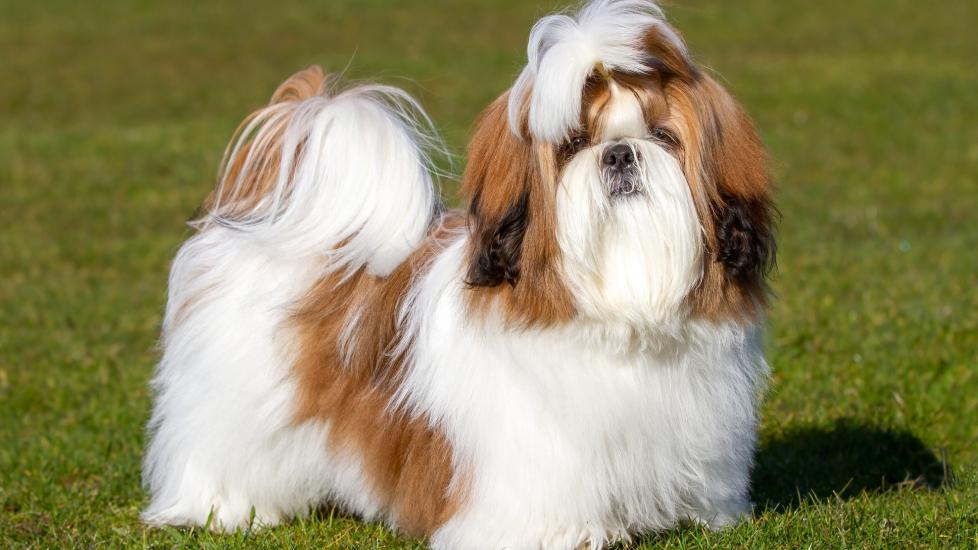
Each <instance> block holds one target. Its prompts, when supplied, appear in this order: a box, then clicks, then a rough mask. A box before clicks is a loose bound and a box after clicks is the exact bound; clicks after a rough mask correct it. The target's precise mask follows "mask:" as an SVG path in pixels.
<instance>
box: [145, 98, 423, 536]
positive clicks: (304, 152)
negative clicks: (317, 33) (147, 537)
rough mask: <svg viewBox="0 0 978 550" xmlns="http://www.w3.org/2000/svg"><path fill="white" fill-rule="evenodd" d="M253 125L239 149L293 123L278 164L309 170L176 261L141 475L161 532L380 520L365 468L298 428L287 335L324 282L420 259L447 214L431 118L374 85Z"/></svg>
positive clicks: (198, 240) (275, 113)
mask: <svg viewBox="0 0 978 550" xmlns="http://www.w3.org/2000/svg"><path fill="white" fill-rule="evenodd" d="M412 112H413V113H415V114H412ZM416 113H421V114H416ZM255 120H256V122H254V124H253V127H251V128H248V129H246V130H245V131H244V132H243V133H242V136H241V137H240V138H239V144H237V145H234V146H233V147H234V148H235V149H240V147H241V145H240V141H241V140H246V139H252V140H254V143H256V144H260V143H262V142H263V141H267V140H269V139H270V138H269V137H268V136H269V133H270V132H273V131H274V129H275V127H276V125H277V124H284V125H287V128H286V134H285V135H286V139H285V140H284V144H283V145H282V149H281V153H282V158H284V159H288V160H289V161H291V159H298V160H297V161H296V163H297V165H296V166H294V167H292V166H291V165H289V164H286V166H285V167H283V169H282V171H281V172H280V175H279V178H278V181H277V182H276V184H275V187H274V191H273V192H272V194H271V195H270V197H271V198H270V199H269V200H268V201H265V202H263V203H260V204H259V205H258V207H257V208H256V209H255V210H254V211H253V212H250V213H249V214H248V215H247V216H245V217H243V218H230V217H229V216H228V215H227V214H226V213H227V212H228V211H230V210H229V209H228V208H227V207H228V206H229V205H227V204H224V205H220V204H218V205H216V207H215V208H214V210H213V211H212V212H210V213H208V214H207V215H206V217H205V219H204V220H202V221H201V222H199V223H198V226H199V227H200V232H199V233H198V234H197V235H195V236H194V237H192V238H191V239H190V240H188V241H187V242H186V243H185V244H184V245H183V246H182V247H181V249H180V251H179V253H178V254H177V257H176V259H175V260H174V262H173V267H172V270H171V274H170V282H169V294H168V298H167V308H166V315H165V318H164V323H163V335H162V341H161V344H162V348H163V357H162V359H161V361H160V363H159V365H158V368H157V372H156V376H155V378H154V380H153V388H154V390H155V398H156V399H155V404H154V408H153V414H152V418H151V420H150V423H149V431H150V443H149V446H148V449H147V452H146V459H145V464H144V469H143V480H144V484H145V485H146V487H147V488H148V490H149V493H150V503H149V506H148V507H147V509H146V510H145V512H144V514H143V518H144V519H145V520H146V521H147V522H149V523H152V524H177V525H184V524H196V525H202V524H204V523H205V522H207V521H208V518H209V517H210V515H211V514H213V517H212V518H211V525H212V527H214V528H218V529H236V528H240V527H246V526H248V525H249V522H250V520H251V511H252V508H254V512H255V520H256V521H257V523H258V524H266V525H267V524H275V523H277V522H279V521H280V520H282V519H284V518H288V517H292V516H296V515H303V514H305V513H307V512H308V510H309V508H310V506H312V505H314V504H316V503H319V502H323V501H324V500H326V499H327V498H331V499H333V500H334V501H336V502H338V503H340V504H345V505H348V506H350V507H352V508H354V509H356V510H358V511H359V512H361V513H362V514H364V515H365V516H367V517H374V516H376V515H377V514H378V513H379V508H378V504H376V499H375V498H374V496H373V495H371V492H370V489H369V485H368V484H367V482H366V481H365V480H364V478H363V474H362V472H361V471H360V467H359V463H358V461H357V459H356V457H349V456H345V455H344V454H343V453H342V452H340V451H339V450H333V449H327V447H326V435H327V433H328V430H329V426H327V425H304V426H299V427H294V426H292V425H291V422H292V418H293V414H294V410H293V405H294V401H295V382H294V380H292V379H291V378H290V376H289V375H290V365H291V363H292V360H293V358H292V353H293V352H294V350H293V349H292V348H291V345H292V342H293V340H294V337H293V335H292V334H290V333H289V331H288V330H287V328H286V327H287V323H286V322H287V320H288V317H289V315H290V313H291V312H292V311H293V308H294V307H295V306H296V305H297V301H298V300H299V299H301V297H302V296H304V295H305V293H306V292H307V291H308V290H309V288H310V286H311V285H312V284H313V282H314V281H315V280H316V278H317V277H319V276H321V275H322V274H323V273H325V272H327V271H332V270H340V269H345V270H351V269H355V268H357V267H360V266H363V265H365V266H367V267H368V269H370V270H371V271H372V272H374V273H376V274H379V275H383V274H386V273H387V272H389V271H390V270H391V269H393V267H395V266H396V265H398V264H399V263H401V262H402V261H403V260H404V258H405V257H406V256H407V255H408V254H409V253H410V252H411V251H412V250H414V248H416V247H417V246H418V244H419V243H420V241H421V239H422V238H423V237H424V234H425V232H426V230H427V227H428V225H429V223H430V221H431V219H432V214H433V213H434V212H435V210H436V208H437V191H436V190H435V189H434V186H433V184H432V177H431V175H430V170H429V169H428V167H429V166H430V164H431V161H430V160H429V157H428V156H427V154H426V149H427V148H428V147H430V146H431V144H432V143H434V142H433V140H432V138H430V137H428V136H430V135H432V134H428V133H423V132H422V130H421V129H422V128H425V126H426V125H427V124H428V123H427V118H426V117H425V115H424V114H423V112H422V111H420V107H418V106H417V104H416V103H415V102H414V100H413V99H411V98H410V97H408V96H407V95H406V94H405V93H404V92H403V91H400V90H397V89H394V88H385V87H378V86H370V87H361V88H355V89H352V90H349V91H346V92H344V93H342V94H340V95H338V96H336V97H332V98H329V97H314V98H310V99H306V100H303V101H300V102H292V103H288V104H276V105H273V106H271V107H269V108H268V109H266V110H265V111H263V112H262V113H260V114H259V116H258V117H256V119H255ZM300 143H301V144H302V149H301V153H298V152H297V148H298V147H299V144H300ZM235 149H232V153H231V154H230V155H229V157H233V154H234V150H235ZM255 149H260V146H258V145H256V146H255ZM266 161H267V159H262V158H255V159H248V160H247V161H246V163H245V170H249V169H255V170H257V169H259V166H258V164H259V163H261V162H266ZM293 171H294V176H292V177H290V174H292V173H293ZM225 173H226V172H225ZM240 183H241V182H240V181H222V182H221V185H232V186H233V185H240ZM232 191H234V190H233V189H232ZM231 196H232V197H233V196H235V194H234V193H233V192H232V193H231Z"/></svg>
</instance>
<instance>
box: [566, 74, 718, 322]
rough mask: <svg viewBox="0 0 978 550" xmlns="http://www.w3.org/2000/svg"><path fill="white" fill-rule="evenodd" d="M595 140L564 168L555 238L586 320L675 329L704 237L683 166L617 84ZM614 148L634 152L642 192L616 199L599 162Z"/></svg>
mask: <svg viewBox="0 0 978 550" xmlns="http://www.w3.org/2000/svg"><path fill="white" fill-rule="evenodd" d="M610 91H611V94H612V97H611V99H610V100H609V101H608V103H607V104H606V105H605V106H604V107H603V110H604V111H603V112H602V113H600V115H599V117H600V119H601V121H600V122H599V124H598V134H599V135H598V136H595V138H594V140H593V144H592V146H591V147H590V148H587V149H584V150H582V151H580V152H579V153H577V154H576V155H575V156H574V157H573V158H572V159H571V160H570V161H569V162H568V163H567V165H566V166H565V167H564V169H563V172H562V174H561V181H560V186H559V189H558V198H557V216H558V219H557V222H558V229H557V238H558V242H559V243H560V246H561V250H562V252H563V258H564V269H565V272H566V276H567V279H568V281H569V287H570V288H571V290H572V292H573V293H574V296H575V299H576V301H577V306H578V309H579V311H580V312H581V314H582V316H584V317H585V318H587V319H590V320H593V321H596V322H600V323H603V324H606V325H607V324H608V323H611V324H612V325H614V324H618V325H620V326H624V327H629V328H631V329H634V330H639V331H643V332H648V331H653V332H664V331H665V332H668V331H671V330H673V327H674V326H675V321H678V320H679V318H680V317H681V314H682V312H683V304H684V301H685V298H686V296H687V295H688V294H689V292H690V290H691V289H692V288H693V287H694V286H695V285H696V283H697V282H698V280H699V277H700V272H701V266H700V259H701V255H702V236H701V229H700V225H699V219H698V217H697V214H696V208H695V205H694V203H693V198H692V193H691V192H690V189H689V185H688V183H687V181H686V177H685V175H684V174H683V171H682V168H681V166H680V163H679V161H678V159H677V158H676V157H675V156H674V155H673V154H672V153H671V152H669V151H667V150H666V149H664V148H663V147H662V146H660V145H659V144H657V143H656V142H654V141H652V140H650V139H648V134H649V129H648V128H647V125H646V121H645V116H644V115H643V112H642V108H641V104H640V103H639V101H638V98H637V97H635V94H633V93H632V92H631V91H629V90H627V89H625V88H622V87H620V86H618V85H617V84H614V83H612V84H611V86H610ZM616 143H626V144H628V145H630V146H632V147H634V148H635V151H636V152H637V153H638V158H639V161H638V167H637V172H636V178H638V180H639V181H638V184H639V186H640V187H641V189H642V192H640V193H635V194H632V195H629V196H627V197H617V198H613V197H611V196H610V195H609V193H608V189H607V184H606V182H605V181H604V178H603V177H602V170H603V166H602V163H601V156H602V153H603V152H604V151H605V149H606V148H607V147H609V146H611V145H614V144H616Z"/></svg>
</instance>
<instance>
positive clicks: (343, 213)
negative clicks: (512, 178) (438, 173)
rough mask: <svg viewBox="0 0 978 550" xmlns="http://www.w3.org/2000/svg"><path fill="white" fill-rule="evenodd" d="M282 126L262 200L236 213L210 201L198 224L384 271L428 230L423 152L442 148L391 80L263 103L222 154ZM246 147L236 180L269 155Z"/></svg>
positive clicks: (428, 179) (429, 193)
mask: <svg viewBox="0 0 978 550" xmlns="http://www.w3.org/2000/svg"><path fill="white" fill-rule="evenodd" d="M279 126H285V133H284V135H285V137H284V143H283V145H282V147H281V153H282V159H283V162H282V163H281V165H280V167H279V171H278V178H277V180H276V182H275V185H274V186H273V190H272V192H271V193H269V194H268V196H267V198H266V199H265V200H263V201H261V202H260V203H259V204H258V206H257V207H256V208H255V209H254V210H253V211H252V212H250V213H249V214H248V215H247V216H245V217H243V218H232V217H229V216H228V215H226V214H225V212H224V210H225V208H224V207H226V206H231V205H223V204H218V205H217V206H216V207H215V208H214V209H213V210H212V211H211V212H209V213H208V216H207V218H206V219H205V221H204V225H206V224H207V223H208V222H213V223H216V224H218V225H223V226H227V227H231V228H234V229H236V230H237V231H239V232H241V233H245V234H247V235H248V238H249V239H252V240H254V241H258V242H263V243H266V244H268V245H270V246H271V247H274V248H276V249H278V250H280V251H281V252H283V253H285V254H288V255H291V256H310V255H311V256H318V257H324V256H327V257H328V258H329V260H330V262H331V264H332V267H333V268H339V267H353V268H356V267H359V266H360V265H363V264H366V265H367V267H368V269H369V270H370V272H371V273H373V274H375V275H386V274H387V273H389V272H390V271H391V270H392V269H393V268H394V267H396V266H397V265H398V264H400V263H401V261H402V260H403V259H404V258H405V257H406V256H407V255H408V254H409V253H410V252H411V251H412V250H414V248H415V247H416V246H417V244H418V243H419V242H420V241H421V239H422V238H423V237H424V234H425V233H426V231H427V229H428V224H429V222H430V220H431V217H432V214H433V213H434V208H435V206H436V205H437V204H438V192H437V189H436V188H435V186H434V184H433V179H432V173H433V172H434V171H435V167H434V164H433V163H432V161H431V157H430V156H429V154H428V152H429V151H432V152H435V153H442V154H444V152H445V148H444V145H442V143H441V141H440V139H439V138H438V137H437V133H436V132H435V130H434V127H433V125H432V123H431V120H430V119H429V118H428V116H427V115H426V114H425V112H424V110H423V109H422V108H421V106H420V105H419V104H418V103H417V102H416V101H415V100H414V99H413V98H412V97H411V96H409V95H408V94H407V93H405V92H404V91H403V90H400V89H398V88H393V87H390V86H379V85H369V86H361V87H358V88H354V89H352V90H348V91H345V92H342V93H340V94H338V95H336V96H335V97H329V96H326V95H323V96H316V97H312V98H308V99H305V100H302V101H292V102H286V103H280V104H275V105H271V106H269V107H268V108H266V109H265V110H264V111H262V112H261V113H259V114H258V116H256V117H255V118H254V119H253V120H252V121H251V123H250V124H249V126H248V127H247V128H245V130H244V131H242V132H241V133H240V135H239V137H238V139H237V140H236V142H235V143H234V144H233V145H232V146H231V147H230V148H229V153H228V154H226V155H225V162H227V161H228V159H229V158H233V157H234V156H235V153H236V152H237V151H238V150H240V149H241V148H242V147H243V146H244V144H245V143H246V142H247V141H248V140H252V141H254V142H255V143H256V144H260V143H262V142H263V141H266V140H268V139H270V138H269V135H270V134H272V133H273V131H274V130H275V129H276V128H277V127H279ZM256 151H258V152H265V151H266V148H262V147H258V146H255V147H252V148H251V154H250V155H249V156H248V158H247V159H246V161H245V165H244V167H243V169H242V170H240V175H239V177H238V179H237V180H235V181H229V178H228V177H227V176H226V175H225V174H226V173H227V171H225V172H224V174H222V178H221V181H220V183H219V185H220V186H221V187H222V188H223V187H231V189H232V193H231V195H232V196H234V192H235V191H236V189H235V187H238V186H240V185H241V184H242V180H243V175H244V174H245V173H247V172H249V171H252V170H257V169H259V168H260V165H261V163H263V162H268V158H265V157H261V156H257V157H256V156H255V155H256V153H255V152H256Z"/></svg>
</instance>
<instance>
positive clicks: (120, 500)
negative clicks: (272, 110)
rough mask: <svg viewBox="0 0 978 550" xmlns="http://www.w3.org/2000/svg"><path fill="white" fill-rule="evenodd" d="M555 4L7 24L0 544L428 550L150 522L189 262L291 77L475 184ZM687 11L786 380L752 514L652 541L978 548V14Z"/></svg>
mask: <svg viewBox="0 0 978 550" xmlns="http://www.w3.org/2000/svg"><path fill="white" fill-rule="evenodd" d="M554 7H557V6H556V5H555V4H552V3H551V2H541V1H536V0H534V1H531V2H522V1H517V0H510V1H506V2H500V1H492V0H477V1H469V2H464V3H463V2H449V1H445V0H428V1H424V2H421V1H412V2H396V3H394V2H383V1H380V0H374V1H363V0H361V1H353V0H349V1H341V2H336V1H332V2H330V1H322V0H319V1H310V2H302V3H299V2H268V1H246V2H234V3H231V2H199V3H184V5H177V3H165V2H154V3H145V2H131V1H114V0H104V1H100V2H96V3H81V2H66V1H61V0H48V1H46V2H30V1H27V0H6V1H4V2H3V3H2V4H0V222H2V230H0V546H4V547H10V546H13V547H18V546H23V547H34V548H47V547H95V546H107V547H117V546H154V547H184V546H203V547H209V548H226V547H242V548H244V547H248V548H262V547H266V548H276V547H283V546H285V547H317V548H319V547H325V548H332V547H342V548H410V547H419V546H420V543H418V542H417V541H406V540H403V539H400V538H398V537H397V536H396V535H394V534H391V533H389V532H387V531H386V530H384V529H383V528H381V527H379V526H376V525H365V524H362V523H360V522H358V521H356V520H355V519H350V518H347V517H344V516H342V515H339V514H335V513H333V512H331V511H330V510H329V509H328V508H326V509H324V510H321V511H319V512H317V513H316V514H314V515H313V516H312V517H311V518H309V519H307V520H305V521H301V522H296V523H294V524H291V525H288V526H283V527H278V528H275V529H269V530H264V531H259V532H249V533H240V534H237V535H231V536H221V535H215V534H211V533H207V532H201V531H199V530H191V531H185V530H175V529H167V530H147V529H145V528H144V527H143V526H142V525H141V524H140V523H139V520H138V513H139V510H140V508H141V507H142V506H143V504H144V503H145V501H146V497H145V495H144V493H143V491H142V489H141V487H140V482H139V469H140V460H141V456H142V449H143V445H144V441H145V435H144V432H143V426H144V424H145V421H146V418H147V415H148V411H149V407H150V394H149V392H148V389H147V380H148V378H149V377H150V374H151V372H152V369H153V364H154V361H155V359H156V357H157V351H156V348H155V341H156V337H157V333H158V329H159V319H160V315H161V311H162V308H163V302H164V296H165V294H164V293H165V283H166V275H167V269H168V265H169V261H170V259H171V257H172V255H173V253H174V252H175V251H176V249H177V247H178V245H179V243H180V242H181V241H182V240H183V239H184V238H185V237H186V236H187V235H188V229H187V228H186V226H185V225H184V222H185V221H186V220H187V219H188V218H189V217H191V216H192V214H193V213H194V211H195V209H196V207H197V205H198V204H199V203H200V201H201V199H202V198H203V197H204V195H205V194H206V193H207V191H208V189H209V188H210V186H211V185H212V182H213V179H214V174H215V171H216V168H217V162H218V160H219V157H220V153H221V151H222V148H223V146H224V144H225V141H226V139H227V138H228V137H229V136H230V134H231V132H232V130H233V129H234V127H235V125H236V124H237V122H238V121H239V120H240V119H241V118H242V117H243V116H244V115H245V114H247V113H248V112H250V111H251V110H252V109H254V108H255V107H257V106H259V105H261V104H262V103H263V102H264V101H266V99H267V97H268V95H269V94H270V93H271V91H272V90H273V89H274V88H275V86H276V85H277V84H278V83H279V82H280V81H281V80H282V79H284V78H285V77H286V76H288V75H289V74H291V72H293V71H295V70H297V69H300V68H303V67H305V66H307V65H309V64H311V63H321V64H322V65H323V66H325V67H327V68H328V69H331V70H334V71H339V70H342V69H344V68H346V67H348V66H349V70H348V72H347V76H348V77H349V78H351V79H355V80H358V79H370V80H380V81H383V82H386V83H391V84H396V85H401V86H404V87H406V88H407V89H408V90H409V91H411V92H412V93H415V94H416V95H417V96H418V97H420V98H421V100H422V101H423V103H424V104H425V105H426V107H427V108H428V109H429V111H430V113H431V114H432V116H433V117H434V119H435V120H436V121H437V123H438V124H439V126H440V127H441V128H442V130H443V132H444V134H445V136H446V139H447V141H448V143H449V145H450V146H451V147H452V148H453V150H455V151H456V152H457V154H458V163H457V167H458V168H460V167H461V166H463V165H464V145H465V141H466V139H467V136H468V132H469V129H470V125H471V122H472V120H473V119H474V117H475V116H476V114H477V113H478V112H479V110H480V109H481V108H482V107H483V106H485V105H486V104H487V103H488V102H489V101H490V100H491V99H492V98H493V97H495V96H496V95H497V94H498V93H500V92H501V91H502V90H504V89H505V88H506V87H507V86H508V85H509V84H510V83H511V82H512V79H513V78H514V76H515V75H516V73H517V71H518V69H519V67H520V66H521V64H522V61H523V55H524V54H523V51H524V47H525V39H526V35H527V32H528V30H529V27H530V25H531V24H532V23H533V21H535V19H536V18H537V17H539V16H540V15H542V14H544V13H546V12H548V11H550V10H551V9H553V8H554ZM667 7H668V8H669V13H670V15H671V18H672V20H673V21H674V22H676V23H677V24H678V26H679V27H680V28H681V29H682V30H683V32H684V33H685V35H686V37H687V39H688V40H689V42H690V44H691V46H692V50H693V51H694V53H695V55H696V57H697V59H698V60H699V61H700V62H701V63H702V64H704V65H706V66H708V67H711V68H712V69H714V70H715V71H716V72H717V73H718V74H719V75H720V77H721V78H722V79H723V80H724V81H725V82H726V83H727V85H728V86H729V87H730V88H731V89H732V90H733V91H734V92H735V93H736V94H737V95H738V97H739V98H740V99H741V100H742V101H743V102H744V103H745V105H746V106H747V108H748V110H749V111H750V112H751V113H752V114H753V116H754V118H755V120H756V122H757V124H758V126H759V128H760V129H761V132H762V134H763V135H764V138H765V140H766V142H767V144H768V145H769V147H770V150H771V153H772V156H773V159H774V167H775V168H774V169H775V173H776V174H777V179H778V182H779V191H778V202H779V205H780V209H781V211H782V213H783V219H782V221H781V224H780V251H779V262H778V263H779V270H778V273H777V275H776V278H775V288H776V291H777V294H778V298H777V301H776V302H775V303H774V306H773V308H772V310H771V312H770V316H769V323H770V326H771V332H770V338H769V342H768V348H769V358H770V361H771V364H772V366H773V369H774V373H775V374H774V379H773V383H772V386H771V390H770V393H769V396H768V399H767V401H766V404H765V406H764V420H763V425H762V430H761V449H760V453H759V456H758V464H757V468H756V471H755V483H754V489H753V494H754V500H755V501H756V502H757V509H756V513H755V517H754V520H753V521H752V522H749V523H745V524H742V525H740V526H739V527H736V528H734V529H731V530H728V531H724V532H720V533H710V532H706V531H703V530H700V529H698V528H695V527H686V528H683V529H681V530H678V531H675V532H670V533H664V534H660V535H658V536H654V537H651V538H647V539H645V540H644V541H639V542H637V544H636V546H638V547H641V548H652V547H664V548H689V547H730V546H735V547H751V548H753V547H759V548H764V547H770V548H776V547H785V548H794V547H819V548H822V547H824V548H839V547H855V548H863V547H888V546H913V547H920V546H933V547H969V546H970V547H974V546H976V545H978V474H976V466H978V445H976V444H978V373H976V369H978V214H976V213H978V93H976V90H978V70H976V67H978V42H976V39H975V35H974V27H975V24H976V23H978V4H975V3H974V2H964V1H961V2H946V3H938V4H934V5H928V4H927V3H923V2H919V1H916V0H845V1H843V0H827V1H824V2H818V3H812V2H804V1H801V0H785V1H781V2H770V1H767V0H747V1H743V2H725V1H723V0H715V1H710V2H707V1H688V2H679V1H678V0H675V1H674V2H671V5H668V6H667ZM405 77H406V78H405ZM454 188H455V182H454V181H451V180H447V181H445V182H444V190H445V193H446V196H447V197H448V198H449V200H450V201H454V200H455V199H454V198H453V197H454V194H453V190H454ZM513 498H514V499H518V498H520V495H513Z"/></svg>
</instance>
